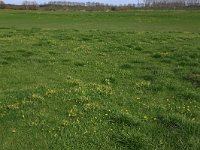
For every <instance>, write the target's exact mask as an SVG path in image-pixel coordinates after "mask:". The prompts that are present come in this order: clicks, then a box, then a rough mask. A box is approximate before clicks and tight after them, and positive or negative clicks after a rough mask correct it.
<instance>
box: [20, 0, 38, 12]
mask: <svg viewBox="0 0 200 150" xmlns="http://www.w3.org/2000/svg"><path fill="white" fill-rule="evenodd" d="M22 5H23V6H24V8H25V9H27V10H37V9H38V4H37V2H36V1H29V0H25V1H23V2H22Z"/></svg>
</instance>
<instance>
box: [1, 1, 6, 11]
mask: <svg viewBox="0 0 200 150" xmlns="http://www.w3.org/2000/svg"><path fill="white" fill-rule="evenodd" d="M4 8H5V3H4V1H3V0H0V9H4Z"/></svg>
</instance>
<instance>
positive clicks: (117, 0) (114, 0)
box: [4, 0, 141, 5]
mask: <svg viewBox="0 0 200 150" xmlns="http://www.w3.org/2000/svg"><path fill="white" fill-rule="evenodd" d="M23 1H24V0H4V2H5V3H7V4H21V3H22V2H23ZM34 1H36V2H38V3H45V2H48V1H50V0H34ZM53 1H54V0H53ZM55 1H56V0H55ZM65 1H72V2H88V1H91V2H101V3H107V4H115V5H119V4H132V3H134V2H137V1H138V0H65ZM140 1H141V0H140Z"/></svg>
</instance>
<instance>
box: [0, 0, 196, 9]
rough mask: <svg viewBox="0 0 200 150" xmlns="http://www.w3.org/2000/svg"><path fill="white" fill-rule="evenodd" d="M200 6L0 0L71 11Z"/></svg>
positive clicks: (179, 0) (160, 0)
mask: <svg viewBox="0 0 200 150" xmlns="http://www.w3.org/2000/svg"><path fill="white" fill-rule="evenodd" d="M187 7H200V0H138V2H137V3H132V4H123V5H111V4H105V3H99V2H85V3H84V2H71V1H49V2H48V3H44V4H38V3H37V2H36V1H34V0H33V1H30V0H25V1H23V2H22V4H21V5H11V4H5V3H4V2H3V1H2V0H0V8H1V9H22V10H24V9H25V10H37V9H43V10H59V9H61V10H71V11H73V10H74V11H77V10H78V11H120V10H129V9H137V8H187Z"/></svg>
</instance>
